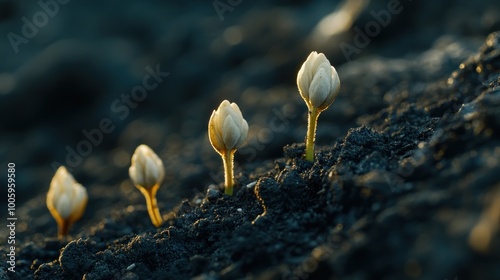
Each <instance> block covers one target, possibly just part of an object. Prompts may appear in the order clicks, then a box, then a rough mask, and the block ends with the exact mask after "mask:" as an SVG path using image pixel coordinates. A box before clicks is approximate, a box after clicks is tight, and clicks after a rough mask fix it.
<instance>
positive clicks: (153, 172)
mask: <svg viewBox="0 0 500 280" xmlns="http://www.w3.org/2000/svg"><path fill="white" fill-rule="evenodd" d="M128 173H129V175H130V178H131V179H132V181H133V182H134V185H135V187H136V188H138V189H139V190H140V191H141V193H142V194H143V195H144V197H145V198H146V205H147V207H148V213H149V217H150V218H151V222H153V225H154V226H155V227H159V226H161V225H162V224H163V219H162V217H161V214H160V210H159V209H158V203H157V202H156V192H158V189H159V188H160V185H161V183H162V182H163V178H164V177H165V169H164V167H163V162H162V161H161V159H160V158H159V157H158V155H156V154H155V152H153V150H151V148H150V147H149V146H147V145H144V144H142V145H139V147H137V149H136V150H135V152H134V155H133V156H132V164H131V166H130V168H129V170H128Z"/></svg>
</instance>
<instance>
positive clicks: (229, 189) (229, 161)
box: [222, 150, 235, 195]
mask: <svg viewBox="0 0 500 280" xmlns="http://www.w3.org/2000/svg"><path fill="white" fill-rule="evenodd" d="M234 152H235V150H232V151H229V152H225V153H223V154H222V161H223V162H224V179H225V188H224V193H225V194H227V195H233V186H234V170H233V160H234Z"/></svg>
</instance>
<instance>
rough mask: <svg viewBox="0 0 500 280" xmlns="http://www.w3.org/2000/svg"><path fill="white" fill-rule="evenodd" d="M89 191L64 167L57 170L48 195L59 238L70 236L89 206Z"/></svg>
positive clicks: (48, 206)
mask: <svg viewBox="0 0 500 280" xmlns="http://www.w3.org/2000/svg"><path fill="white" fill-rule="evenodd" d="M87 200H88V196H87V190H86V189H85V188H84V187H83V186H82V185H80V184H79V183H77V182H76V181H75V179H74V178H73V176H72V175H71V174H70V173H69V172H68V170H66V168H65V167H64V166H61V167H59V168H58V169H57V171H56V173H55V174H54V177H52V181H51V182H50V188H49V191H48V193H47V208H49V211H50V214H52V216H53V217H54V219H55V220H56V222H57V226H58V236H59V238H61V237H63V236H65V235H67V234H68V231H69V228H70V227H71V225H72V224H73V223H74V222H76V221H77V220H79V219H80V218H81V217H82V215H83V212H85V207H86V206H87Z"/></svg>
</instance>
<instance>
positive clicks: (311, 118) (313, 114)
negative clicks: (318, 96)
mask: <svg viewBox="0 0 500 280" xmlns="http://www.w3.org/2000/svg"><path fill="white" fill-rule="evenodd" d="M319 113H320V111H318V109H316V108H312V109H310V110H309V115H308V118H307V138H306V160H308V161H314V141H315V138H316V126H317V123H318V116H319Z"/></svg>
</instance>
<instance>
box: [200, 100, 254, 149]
mask: <svg viewBox="0 0 500 280" xmlns="http://www.w3.org/2000/svg"><path fill="white" fill-rule="evenodd" d="M208 136H209V138H210V143H212V146H213V147H214V149H215V150H217V152H219V153H220V154H222V153H225V152H229V151H232V150H235V149H238V148H239V147H240V146H241V145H242V144H243V143H244V142H245V140H246V139H247V136H248V124H247V122H246V121H245V119H243V115H242V114H241V111H240V108H239V107H238V105H236V103H229V101H227V100H224V101H222V103H221V104H220V106H219V108H218V109H217V110H214V111H213V113H212V116H211V117H210V121H209V123H208Z"/></svg>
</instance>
